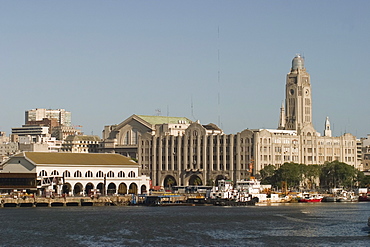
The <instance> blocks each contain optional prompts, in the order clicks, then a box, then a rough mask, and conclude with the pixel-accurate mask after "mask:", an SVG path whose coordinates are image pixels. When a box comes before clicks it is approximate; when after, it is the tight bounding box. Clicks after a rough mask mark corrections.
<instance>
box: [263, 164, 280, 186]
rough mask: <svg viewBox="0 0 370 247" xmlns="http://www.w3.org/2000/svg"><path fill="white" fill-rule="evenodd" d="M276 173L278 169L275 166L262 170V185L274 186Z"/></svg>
mask: <svg viewBox="0 0 370 247" xmlns="http://www.w3.org/2000/svg"><path fill="white" fill-rule="evenodd" d="M275 171H276V167H275V166H273V165H268V166H265V167H264V168H263V169H262V170H260V175H261V183H262V184H272V183H273V178H274V174H275Z"/></svg>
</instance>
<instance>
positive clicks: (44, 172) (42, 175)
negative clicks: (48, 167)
mask: <svg viewBox="0 0 370 247" xmlns="http://www.w3.org/2000/svg"><path fill="white" fill-rule="evenodd" d="M47 175H48V173H47V172H46V171H45V170H42V171H40V173H39V176H40V177H46V176H47Z"/></svg>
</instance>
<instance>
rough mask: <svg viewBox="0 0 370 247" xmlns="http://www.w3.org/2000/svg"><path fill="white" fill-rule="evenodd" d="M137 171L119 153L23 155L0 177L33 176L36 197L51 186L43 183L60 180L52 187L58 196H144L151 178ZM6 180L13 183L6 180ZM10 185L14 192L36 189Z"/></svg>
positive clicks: (33, 153)
mask: <svg viewBox="0 0 370 247" xmlns="http://www.w3.org/2000/svg"><path fill="white" fill-rule="evenodd" d="M138 169H139V165H138V164H137V163H136V162H134V161H132V160H131V159H129V158H127V157H124V156H122V155H119V154H85V153H41V152H24V153H20V154H17V155H15V156H13V157H11V158H10V159H9V160H8V161H6V162H5V163H4V164H3V165H2V170H1V172H0V174H1V176H3V177H4V176H5V177H6V176H7V175H9V176H10V177H12V175H11V174H19V176H18V178H22V176H24V177H30V176H29V175H30V174H34V176H35V177H37V181H39V182H38V185H37V191H38V194H45V193H46V192H47V191H46V190H49V189H50V185H48V184H45V183H44V184H43V183H42V181H46V180H47V179H49V180H51V181H53V180H60V178H62V180H63V184H59V185H60V186H57V184H55V186H54V187H53V188H52V189H53V190H54V191H53V192H54V193H56V194H59V195H61V194H66V195H69V196H83V195H90V194H91V193H93V192H99V193H101V194H102V195H116V194H138V193H139V194H145V193H147V191H149V186H150V179H149V177H147V176H143V175H139V171H138ZM8 181H12V180H11V179H10V180H9V178H8ZM14 181H15V180H14ZM17 181H18V182H19V180H17ZM17 181H15V183H17ZM9 186H13V188H14V189H32V190H34V189H35V188H32V186H31V185H30V186H29V188H25V187H24V186H26V185H22V186H23V188H22V186H21V185H17V184H13V185H11V184H9V185H8V187H9ZM26 187H27V186H26ZM5 188H6V186H5V185H3V187H1V185H0V189H5Z"/></svg>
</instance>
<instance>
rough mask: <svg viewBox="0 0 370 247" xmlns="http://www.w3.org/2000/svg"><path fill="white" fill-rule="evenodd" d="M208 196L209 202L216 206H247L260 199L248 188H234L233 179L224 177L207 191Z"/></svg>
mask: <svg viewBox="0 0 370 247" xmlns="http://www.w3.org/2000/svg"><path fill="white" fill-rule="evenodd" d="M206 198H207V199H206V200H207V202H210V203H212V204H213V205H215V206H247V205H255V204H256V202H258V201H259V199H258V198H257V197H252V194H250V193H249V190H248V189H247V188H240V187H238V188H237V187H235V188H234V186H233V182H232V181H231V180H224V179H222V180H219V181H218V186H213V187H212V189H211V190H210V191H208V192H207V194H206Z"/></svg>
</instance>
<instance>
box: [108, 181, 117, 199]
mask: <svg viewBox="0 0 370 247" xmlns="http://www.w3.org/2000/svg"><path fill="white" fill-rule="evenodd" d="M116 191H117V186H116V184H115V183H110V184H108V189H107V194H108V195H109V196H111V195H114V194H116Z"/></svg>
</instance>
